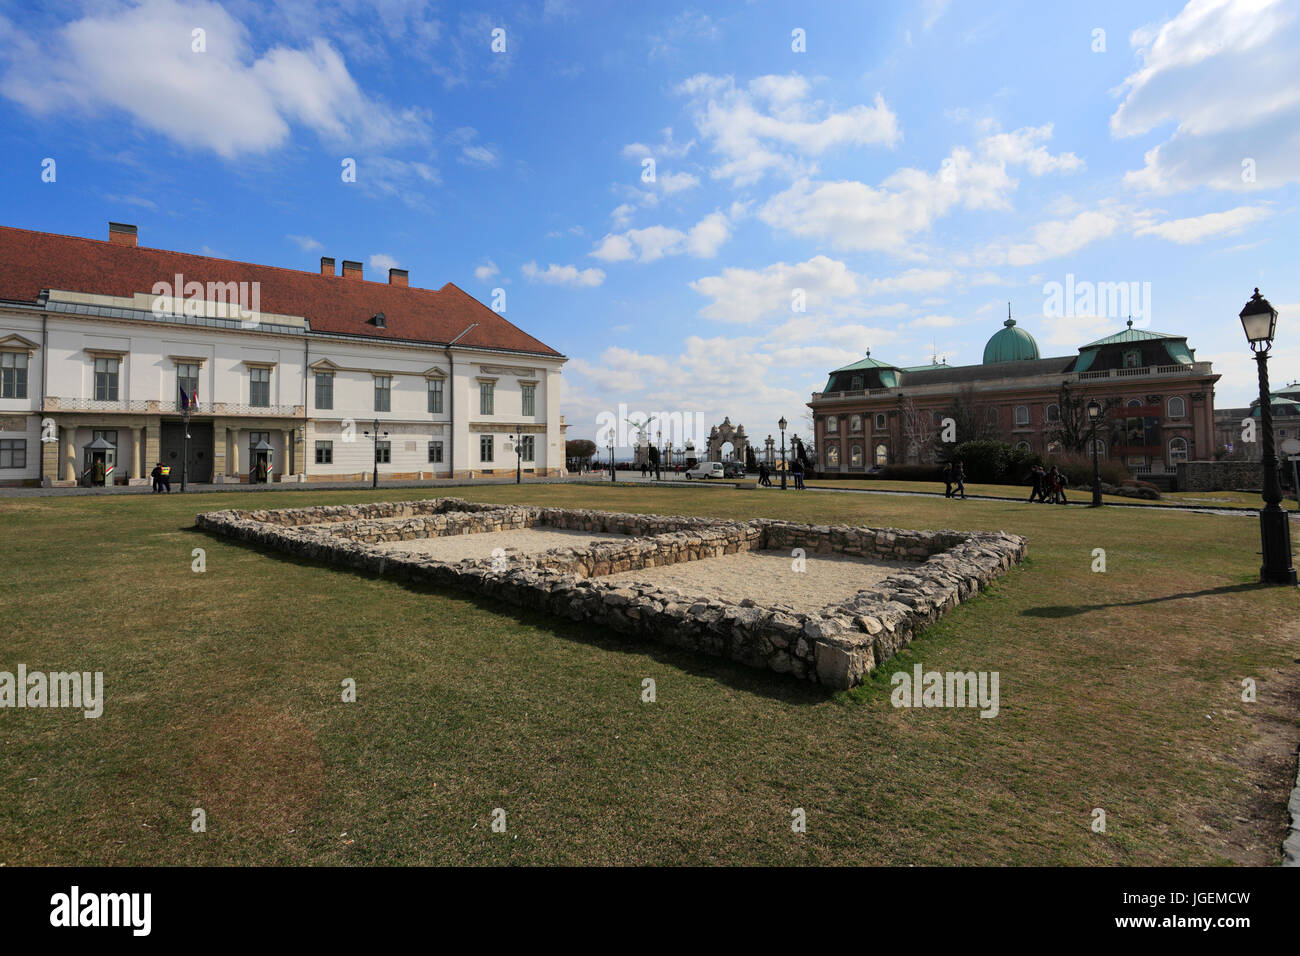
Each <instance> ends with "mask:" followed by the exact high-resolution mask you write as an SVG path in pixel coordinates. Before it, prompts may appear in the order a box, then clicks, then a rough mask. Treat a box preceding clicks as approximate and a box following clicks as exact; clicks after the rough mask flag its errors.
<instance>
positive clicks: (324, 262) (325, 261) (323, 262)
mask: <svg viewBox="0 0 1300 956" xmlns="http://www.w3.org/2000/svg"><path fill="white" fill-rule="evenodd" d="M320 274H321V275H323V276H332V275H333V274H334V260H333V259H331V258H330V257H329V256H321V257H320Z"/></svg>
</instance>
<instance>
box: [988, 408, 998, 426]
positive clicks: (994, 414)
mask: <svg viewBox="0 0 1300 956" xmlns="http://www.w3.org/2000/svg"><path fill="white" fill-rule="evenodd" d="M985 417H986V418H987V419H988V420H989V424H990V425H996V424H997V423H998V410H997V406H995V405H990V406H989V410H988V412H987V414H986V415H985Z"/></svg>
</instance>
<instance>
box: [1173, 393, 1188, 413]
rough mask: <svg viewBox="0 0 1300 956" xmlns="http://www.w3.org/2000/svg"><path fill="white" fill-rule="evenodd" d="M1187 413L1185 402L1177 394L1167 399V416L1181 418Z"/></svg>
mask: <svg viewBox="0 0 1300 956" xmlns="http://www.w3.org/2000/svg"><path fill="white" fill-rule="evenodd" d="M1186 414H1187V403H1186V402H1185V401H1183V400H1182V398H1180V397H1179V396H1177V395H1175V396H1174V397H1173V398H1171V399H1169V417H1170V418H1182V417H1183V416H1184V415H1186Z"/></svg>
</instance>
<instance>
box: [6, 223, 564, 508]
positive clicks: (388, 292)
mask: <svg viewBox="0 0 1300 956" xmlns="http://www.w3.org/2000/svg"><path fill="white" fill-rule="evenodd" d="M565 361H566V359H565V357H564V356H563V355H561V354H560V353H559V352H557V351H555V350H554V349H552V348H550V347H548V346H546V345H544V344H542V343H541V342H539V341H538V340H537V339H535V338H533V337H532V336H530V335H528V334H527V333H525V332H523V331H522V330H520V329H519V328H517V327H515V326H514V325H512V324H511V323H510V322H508V321H506V319H505V318H504V317H503V316H502V315H500V314H498V313H497V312H495V311H493V310H492V309H490V308H488V307H487V306H486V305H484V304H483V303H481V302H479V301H478V300H476V299H474V298H473V297H472V296H470V295H468V294H467V293H465V292H463V291H462V290H461V289H459V288H457V287H456V286H455V285H452V284H451V283H448V284H446V285H444V286H443V287H442V288H441V289H437V290H434V289H421V288H416V287H414V286H409V285H408V284H407V273H406V271H405V270H401V269H390V270H389V273H388V276H387V277H386V281H381V282H374V281H370V280H367V279H366V278H365V277H364V276H363V269H362V265H361V263H360V262H353V261H345V262H344V263H343V267H342V269H341V270H340V271H339V273H338V274H336V273H335V269H334V260H333V259H328V258H322V259H321V268H320V272H319V273H314V272H301V271H297V270H292V269H281V268H275V267H272V266H262V265H253V264H249V263H243V262H234V261H230V260H226V259H215V258H211V257H208V256H198V255H189V254H186V253H180V252H168V251H166V250H161V249H147V248H143V247H140V246H138V245H137V244H136V228H135V226H130V225H123V224H120V223H110V224H109V238H108V240H107V241H101V240H94V239H81V238H74V237H69V236H59V235H52V234H50V233H43V232H30V231H27V230H23V229H10V228H5V227H0V484H6V485H15V484H22V485H38V484H43V485H47V486H49V485H68V484H74V483H77V484H92V483H118V484H121V483H126V482H140V481H147V480H148V479H147V476H148V474H149V472H150V471H151V470H152V469H153V467H154V465H155V463H159V462H161V463H163V464H166V465H170V466H171V473H172V476H173V481H176V480H178V479H179V477H180V475H181V471H182V466H183V465H184V466H185V470H186V473H187V475H188V478H189V480H190V481H193V482H248V481H264V480H269V481H312V480H344V479H362V478H369V477H370V476H371V473H372V472H373V470H374V467H375V466H374V461H375V459H376V458H378V461H379V466H378V470H379V474H380V477H381V478H447V477H455V478H475V477H478V476H481V475H505V474H511V475H513V474H514V472H515V469H516V466H517V465H518V467H520V468H521V469H522V472H523V473H524V474H526V475H535V476H557V475H562V474H563V473H564V435H563V430H564V426H563V424H562V418H561V416H560V413H559V395H560V374H561V368H562V366H563V365H564V362H565ZM182 396H185V399H184V400H182ZM187 404H188V406H189V408H188V417H189V423H188V429H189V431H188V434H189V441H188V443H187V442H186V441H185V434H186V424H185V418H184V413H185V411H186V408H185V406H186V405H187ZM376 422H378V428H377V429H376V426H375V423H376ZM376 442H377V445H376ZM187 445H188V461H187V462H186V461H185V460H184V459H185V454H186V451H185V449H186V447H187ZM517 458H518V461H517Z"/></svg>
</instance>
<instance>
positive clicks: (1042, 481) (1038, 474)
mask: <svg viewBox="0 0 1300 956" xmlns="http://www.w3.org/2000/svg"><path fill="white" fill-rule="evenodd" d="M1029 484H1030V490H1029V500H1030V501H1038V502H1040V503H1041V502H1044V501H1046V502H1050V503H1051V504H1054V505H1064V504H1069V502H1067V501H1066V500H1065V489H1066V486H1067V485H1069V481H1067V480H1066V477H1065V474H1064V472H1062V471H1060V470H1059V469H1058V468H1057V467H1056V466H1055V465H1053V466H1052V467H1051V468H1044V467H1043V466H1042V465H1034V467H1033V468H1032V469H1030V472H1029Z"/></svg>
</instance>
